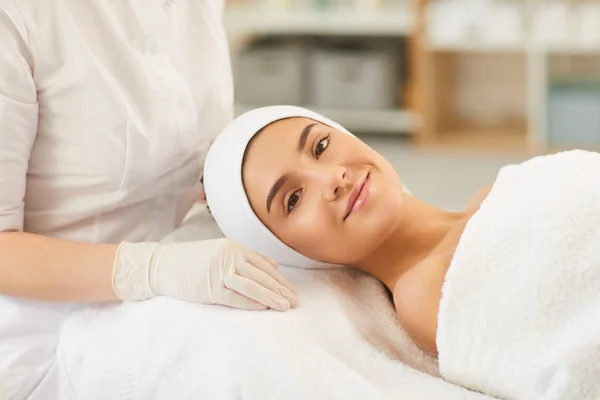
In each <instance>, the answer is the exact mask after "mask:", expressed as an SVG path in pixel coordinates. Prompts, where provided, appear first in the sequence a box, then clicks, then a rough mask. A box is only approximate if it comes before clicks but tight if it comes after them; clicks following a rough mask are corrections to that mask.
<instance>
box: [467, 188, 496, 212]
mask: <svg viewBox="0 0 600 400" xmlns="http://www.w3.org/2000/svg"><path fill="white" fill-rule="evenodd" d="M491 190H492V186H491V185H490V186H486V187H483V188H481V189H479V190H478V191H477V192H475V194H474V195H473V196H471V198H470V199H469V201H468V202H467V205H466V206H465V211H466V212H469V211H470V212H475V211H477V210H478V209H479V206H481V203H482V202H483V200H485V198H486V197H487V196H488V194H490V191H491Z"/></svg>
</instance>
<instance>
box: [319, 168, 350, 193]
mask: <svg viewBox="0 0 600 400" xmlns="http://www.w3.org/2000/svg"><path fill="white" fill-rule="evenodd" d="M347 186H348V170H347V169H346V168H344V167H340V166H337V167H334V168H332V169H331V170H330V171H328V176H327V184H326V185H325V188H324V190H325V198H326V199H327V200H328V201H333V200H336V199H337V198H338V197H339V196H340V195H341V194H342V193H343V192H344V189H345V188H346V187H347Z"/></svg>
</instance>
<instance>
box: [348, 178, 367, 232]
mask: <svg viewBox="0 0 600 400" xmlns="http://www.w3.org/2000/svg"><path fill="white" fill-rule="evenodd" d="M370 175H371V173H370V172H369V173H368V174H367V176H366V177H365V179H364V180H363V181H362V182H361V183H360V184H359V185H356V186H355V187H354V190H352V193H351V194H350V197H348V203H347V206H346V215H345V216H344V221H345V220H346V219H347V218H348V217H349V216H350V214H352V211H353V210H354V208H355V206H356V202H357V200H358V199H359V197H360V195H361V194H362V192H363V190H364V188H365V185H366V183H367V181H368V180H369V176H370Z"/></svg>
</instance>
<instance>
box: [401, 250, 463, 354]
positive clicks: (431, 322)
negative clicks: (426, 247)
mask: <svg viewBox="0 0 600 400" xmlns="http://www.w3.org/2000/svg"><path fill="white" fill-rule="evenodd" d="M450 259H451V257H445V256H436V257H433V258H428V259H427V260H424V261H423V262H422V263H420V264H419V265H416V266H415V267H413V268H412V269H411V270H410V271H408V272H407V273H406V274H404V275H403V276H402V277H401V278H400V279H399V280H398V282H397V283H396V286H395V287H394V293H393V294H394V305H395V306H396V313H397V315H398V319H399V320H400V323H401V324H402V327H403V328H404V330H405V331H406V332H407V333H408V334H409V335H410V336H411V338H412V339H413V340H414V341H415V342H416V343H417V344H418V345H419V346H421V347H422V348H423V349H424V350H426V351H429V352H430V353H433V354H434V355H437V346H436V343H435V339H436V333H437V316H438V310H439V305H440V301H441V298H442V286H443V284H444V278H445V276H446V271H447V270H448V266H449V263H450Z"/></svg>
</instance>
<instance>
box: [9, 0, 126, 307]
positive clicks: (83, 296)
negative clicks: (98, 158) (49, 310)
mask: <svg viewBox="0 0 600 400" xmlns="http://www.w3.org/2000/svg"><path fill="white" fill-rule="evenodd" d="M33 60H34V57H33V54H32V52H31V50H30V43H29V37H28V35H27V31H26V29H25V25H24V23H23V21H22V19H21V18H20V15H19V12H18V10H17V9H16V7H15V6H14V3H13V2H11V1H6V0H0V293H1V294H6V295H12V296H18V297H25V298H30V299H35V300H48V301H95V300H113V299H116V295H115V293H114V290H113V289H112V282H111V277H112V266H113V260H114V256H115V251H116V246H114V245H112V246H110V245H108V246H107V245H90V244H80V243H74V242H68V241H63V240H57V239H50V238H46V237H41V236H38V235H32V234H27V233H22V232H21V231H22V230H23V219H24V197H25V190H26V183H27V179H26V177H27V170H28V164H29V157H30V154H31V149H32V147H33V144H34V142H35V138H36V134H37V125H38V103H37V88H36V86H35V82H34V79H33V76H32V73H33V68H34V62H33Z"/></svg>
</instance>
